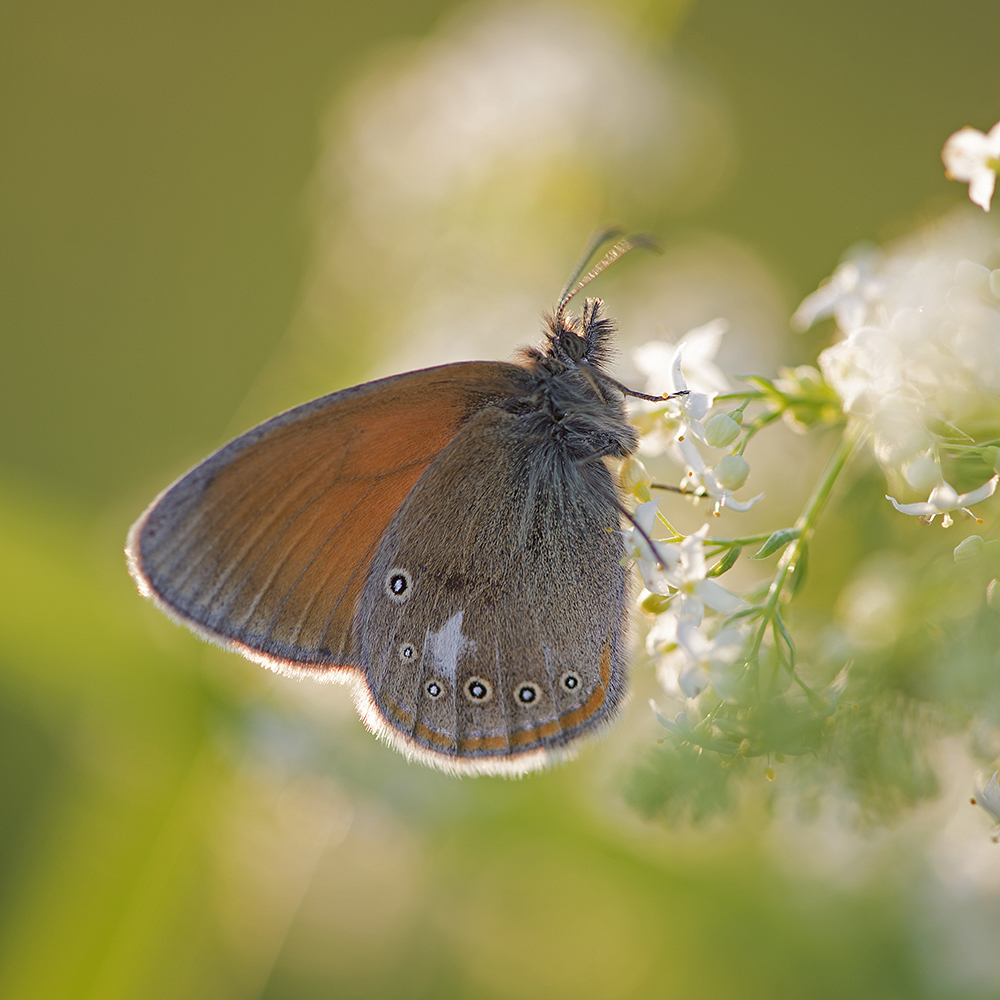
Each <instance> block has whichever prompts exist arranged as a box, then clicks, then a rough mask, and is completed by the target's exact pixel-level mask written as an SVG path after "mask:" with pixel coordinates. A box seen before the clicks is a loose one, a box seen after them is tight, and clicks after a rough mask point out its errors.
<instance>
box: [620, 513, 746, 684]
mask: <svg viewBox="0 0 1000 1000" xmlns="http://www.w3.org/2000/svg"><path fill="white" fill-rule="evenodd" d="M657 503H658V501H656V500H647V501H646V502H645V503H641V504H639V506H638V507H637V508H636V511H635V514H634V518H635V527H634V528H632V530H631V531H629V532H627V533H626V535H627V544H628V547H629V549H630V551H631V553H632V554H633V556H634V557H635V559H636V562H637V564H638V567H639V572H640V574H641V576H642V582H643V584H644V585H645V588H646V591H647V593H648V594H658V595H660V596H661V597H664V598H667V601H666V602H664V604H665V605H666V606H665V607H664V609H663V610H661V611H660V613H659V614H658V615H657V618H656V621H655V622H654V624H653V626H652V628H651V629H650V631H649V634H648V636H647V640H646V641H647V648H648V650H649V653H650V655H657V654H660V655H661V657H662V658H661V660H660V668H659V680H660V683H661V684H662V685H663V687H664V688H665V689H666V690H668V691H670V692H672V693H678V692H680V693H682V694H683V695H684V696H686V697H688V698H694V697H696V696H697V695H699V694H700V693H701V692H702V691H704V690H705V688H706V687H708V685H709V683H711V684H712V685H713V687H714V688H715V690H716V692H717V693H719V694H720V695H721V696H722V697H725V694H724V692H725V691H726V690H727V689H728V687H729V686H731V683H730V682H731V680H732V673H733V671H732V668H733V666H734V665H735V664H736V662H737V660H738V659H739V655H740V652H741V650H742V649H743V647H744V645H745V642H744V636H743V635H742V634H741V633H740V632H738V631H737V630H736V629H723V630H721V631H720V632H718V634H716V635H715V636H714V637H713V638H709V637H708V636H707V635H706V634H705V633H704V631H702V628H701V626H702V624H703V620H704V617H705V609H706V608H708V609H710V610H712V611H715V612H718V613H719V614H722V615H727V614H731V613H732V612H733V611H736V610H738V609H739V608H741V607H743V601H742V600H740V598H738V597H737V596H736V595H735V594H731V593H730V592H729V591H728V590H726V589H725V587H723V586H721V585H720V584H718V583H716V582H715V580H712V579H710V578H709V576H708V567H707V565H706V561H705V550H704V542H705V538H706V536H707V535H708V525H707V524H705V525H702V527H701V528H700V529H699V530H698V531H696V532H694V533H693V534H690V535H688V536H687V537H686V538H683V539H681V540H680V541H679V542H652V541H651V536H652V532H653V526H654V523H655V521H656V518H657V513H658V510H657Z"/></svg>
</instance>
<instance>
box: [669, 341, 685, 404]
mask: <svg viewBox="0 0 1000 1000" xmlns="http://www.w3.org/2000/svg"><path fill="white" fill-rule="evenodd" d="M684 346H685V345H684V343H683V341H682V342H681V343H679V344H678V345H677V350H675V351H674V356H673V358H671V359H670V391H671V392H684V390H685V389H687V387H688V384H687V382H685V381H684V372H683V371H682V370H681V356H682V354H683V353H684Z"/></svg>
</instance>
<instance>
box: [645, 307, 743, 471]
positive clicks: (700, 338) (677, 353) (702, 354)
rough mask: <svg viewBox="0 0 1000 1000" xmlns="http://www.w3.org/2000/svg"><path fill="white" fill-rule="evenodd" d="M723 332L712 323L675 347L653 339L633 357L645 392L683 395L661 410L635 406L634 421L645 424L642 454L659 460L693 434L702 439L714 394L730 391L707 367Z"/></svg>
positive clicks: (650, 405)
mask: <svg viewBox="0 0 1000 1000" xmlns="http://www.w3.org/2000/svg"><path fill="white" fill-rule="evenodd" d="M726 328H727V325H726V322H725V320H721V319H716V320H713V321H712V322H711V323H706V324H705V325H704V326H700V327H698V328H697V329H695V330H691V331H690V332H689V333H688V334H687V336H686V337H685V338H684V339H683V340H682V341H681V342H680V343H679V344H676V345H674V344H669V343H667V342H665V341H659V340H653V341H650V342H649V343H646V344H643V346H642V347H639V348H637V349H636V350H635V351H634V352H633V355H632V357H633V359H634V360H635V363H636V367H637V368H638V369H639V370H640V371H641V372H642V373H643V374H644V375H645V376H646V386H645V388H646V391H647V392H649V393H652V394H654V395H655V394H658V393H667V394H673V393H683V395H680V396H678V397H677V398H676V399H671V400H669V401H668V402H667V403H666V405H665V406H664V405H663V404H662V403H636V404H635V406H634V412H635V413H636V415H637V417H638V421H637V422H638V423H639V424H640V425H642V424H644V423H647V422H649V424H650V426H649V428H648V432H647V433H646V434H644V435H643V438H642V440H641V441H640V445H639V446H640V450H641V451H643V452H644V453H645V454H650V455H658V454H660V453H662V452H663V451H665V450H666V449H667V448H669V447H671V446H673V445H676V444H677V442H679V441H683V440H684V439H685V438H686V437H688V436H689V435H692V434H693V435H694V436H695V437H696V438H698V440H699V441H704V440H705V428H704V427H703V426H702V423H701V421H702V420H703V419H704V418H705V415H706V414H707V413H708V411H709V410H710V409H711V408H712V404H713V403H714V402H715V397H716V395H718V393H719V392H725V391H726V390H727V389H728V388H729V383H728V382H727V380H726V376H725V375H723V374H722V372H721V371H720V370H719V369H718V367H717V366H716V365H715V364H713V363H712V358H714V357H715V354H716V352H717V351H718V349H719V344H720V342H721V340H722V335H723V334H724V333H725V332H726ZM689 378H690V383H689V381H688V379H689ZM644 416H646V417H647V419H646V420H644V419H643V417H644ZM649 416H652V418H653V419H652V421H651V422H650V421H649V420H648V417H649Z"/></svg>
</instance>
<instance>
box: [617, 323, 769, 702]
mask: <svg viewBox="0 0 1000 1000" xmlns="http://www.w3.org/2000/svg"><path fill="white" fill-rule="evenodd" d="M725 332H726V323H725V321H724V320H721V319H717V320H713V321H712V322H711V323H707V324H705V325H704V326H701V327H698V328H697V329H695V330H691V331H690V332H689V333H688V334H687V336H686V337H685V338H684V339H683V340H682V341H681V342H680V343H679V344H671V343H666V342H663V341H652V342H650V343H647V344H645V345H643V346H642V347H640V348H638V349H637V350H636V351H635V352H634V354H633V359H634V361H635V363H636V366H637V367H638V368H639V370H640V371H641V372H642V373H643V374H644V375H645V376H646V385H645V388H646V391H647V392H650V393H654V394H655V393H668V394H679V395H677V396H676V398H674V399H670V400H668V401H666V402H665V403H652V404H648V403H647V404H637V406H636V408H635V411H634V412H633V420H634V422H635V423H636V425H637V426H638V427H639V428H640V429H641V430H642V431H643V434H642V437H641V438H640V443H639V450H640V452H642V453H643V454H647V455H658V454H661V453H663V452H666V453H668V454H669V455H670V457H671V458H672V459H673V460H674V461H675V462H676V463H677V464H678V465H680V466H681V467H682V468H684V469H685V470H686V474H685V476H684V477H683V479H682V480H681V482H680V488H681V489H682V490H683V491H685V492H687V493H689V494H691V495H692V496H695V497H708V498H709V499H710V500H711V501H713V502H714V505H715V506H714V513H715V514H716V515H718V514H719V512H720V510H721V509H722V508H723V507H724V508H726V509H728V510H734V511H746V510H749V509H750V508H751V507H752V506H753V505H754V504H755V503H757V501H759V500H760V499H761V498H762V497H763V494H760V495H758V496H756V497H754V498H753V499H751V500H742V501H741V500H736V499H734V497H733V494H734V493H735V492H736V491H737V490H739V489H740V488H741V487H742V486H743V485H744V484H745V483H746V480H747V477H748V476H749V474H750V466H749V464H748V463H747V460H746V459H745V458H744V457H743V456H742V455H740V454H737V453H734V452H732V451H730V447H731V446H733V447H735V446H736V444H737V443H738V439H739V437H740V433H741V431H740V422H741V420H742V413H741V412H737V411H734V413H732V414H727V413H717V414H715V415H714V416H712V417H711V418H709V419H706V418H707V417H708V414H709V413H710V411H711V409H712V406H713V404H714V402H715V399H716V397H717V395H719V393H721V392H725V391H726V390H728V389H729V383H728V381H727V380H726V377H725V375H723V373H722V372H721V371H720V370H719V369H718V367H716V365H715V364H714V358H715V354H716V352H717V351H718V349H719V344H720V341H721V339H722V336H723V334H724V333H725ZM702 449H712V450H715V451H716V452H718V451H722V452H723V454H722V455H721V457H718V458H717V459H716V458H712V459H711V461H712V463H713V464H711V465H709V462H708V461H706V459H705V457H704V455H703V454H702ZM634 465H635V466H636V467H638V468H640V469H641V466H640V465H639V463H638V462H635V463H634ZM647 483H648V479H647ZM632 485H634V484H632ZM636 492H638V493H639V494H640V495H642V494H641V491H640V490H637V491H636ZM646 495H648V493H647V494H646ZM657 503H658V502H657V501H656V500H652V499H651V500H647V501H645V502H643V503H640V504H639V506H638V507H637V508H636V511H635V514H634V520H635V527H634V528H633V529H632V530H631V531H629V532H627V533H626V534H627V543H628V546H629V549H630V551H631V553H632V555H633V556H634V557H635V559H636V562H637V565H638V568H639V572H640V574H641V576H642V581H643V584H644V586H645V594H644V597H645V598H647V599H648V598H649V597H650V595H659V597H661V598H663V600H661V601H655V598H654V601H655V603H656V605H657V608H656V610H657V611H658V614H657V617H656V620H655V622H654V624H653V626H652V628H651V629H650V632H649V634H648V637H647V647H648V649H649V652H650V655H651V656H659V657H660V661H659V663H660V666H659V671H658V674H659V680H660V683H661V684H662V685H663V687H664V688H665V689H666V690H667V691H669V692H670V693H673V694H677V695H682V696H684V697H688V698H694V697H697V695H699V694H700V693H701V692H702V691H704V690H705V688H707V687H708V685H709V684H711V685H712V686H713V688H714V689H715V691H716V693H717V694H719V695H720V696H721V697H726V696H727V693H729V692H730V691H731V690H732V688H733V686H734V683H735V678H736V676H737V675H738V672H739V668H740V667H741V665H742V660H741V654H742V650H743V649H744V648H745V646H746V636H745V634H744V632H743V631H741V630H739V629H736V628H730V627H723V628H722V629H720V630H716V632H715V634H714V635H712V636H711V637H710V636H709V635H708V633H707V630H706V629H705V627H704V626H705V622H704V618H705V611H706V609H708V610H710V611H714V612H716V613H718V614H720V615H728V614H731V613H732V612H734V611H736V610H738V609H739V608H741V607H743V606H744V604H743V601H742V600H741V599H740V598H738V597H736V596H735V595H734V594H732V593H730V592H729V591H728V590H726V589H725V588H724V587H722V586H721V585H720V584H718V583H717V582H716V581H715V580H714V579H711V578H710V576H709V572H710V571H709V567H708V565H707V562H706V554H705V541H706V538H707V536H708V525H707V524H705V525H703V526H702V527H701V528H700V529H699V530H698V531H696V532H694V533H692V534H690V535H688V536H687V537H683V538H678V540H676V541H666V542H659V541H658V542H653V541H652V534H653V528H654V525H655V523H656V520H657V517H658V516H659V511H658V506H657Z"/></svg>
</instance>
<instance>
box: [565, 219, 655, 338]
mask: <svg viewBox="0 0 1000 1000" xmlns="http://www.w3.org/2000/svg"><path fill="white" fill-rule="evenodd" d="M622 232H623V230H622V229H620V228H618V227H612V228H609V229H605V230H603V231H602V232H599V233H597V234H596V235H595V236H594V237H593V239H591V241H590V243H589V244H588V246H587V249H586V250H585V251H584V253H583V256H582V257H581V258H580V260H579V262H578V263H577V265H576V267H575V268H574V269H573V273H572V275H570V279H569V281H567V282H566V285H565V287H564V288H563V290H562V293H561V294H560V295H559V301H558V302H557V303H556V315H555V318H556V322H557V323H559V322H561V320H562V318H563V314H564V313H565V312H566V306H567V305H569V302H570V299H572V298H573V296H574V295H576V294H577V292H579V291H580V289H581V288H585V287H586V286H587V285H589V284H590V282H591V281H593V280H594V278H596V277H597V276H598V275H599V274H600V273H601V271H603V270H605V269H606V268H607V267H609V266H610V265H611V264H613V263H614V262H615V261H616V260H618V258H619V257H624V256H625V254H627V253H628V252H629V251H630V250H636V249H640V248H641V249H645V250H656V251H660V246H659V244H658V243H657V242H656V240H654V239H653V238H652V237H651V236H645V235H643V234H641V233H637V234H636V235H634V236H627V237H625V239H621V240H618V242H617V243H615V245H614V246H613V247H612V248H611V249H610V250H608V252H607V253H606V254H605V255H604V256H603V257H602V258H601V259H600V260H599V261H598V262H597V264H596V265H594V267H593V268H592V269H591V270H590V271H589V272H588V273H587V274H585V275H584V276H583V277H582V278H581V277H580V274H581V273H582V272H583V270H584V268H585V267H586V266H587V265H588V264H589V263H590V259H591V258H592V257H593V256H594V254H595V253H596V252H597V251H598V250H599V249H600V248H601V247H602V246H603V245H604V244H605V243H607V242H608V240H613V239H615V238H616V237H618V236H620V235H621V234H622Z"/></svg>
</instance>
